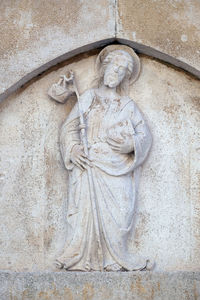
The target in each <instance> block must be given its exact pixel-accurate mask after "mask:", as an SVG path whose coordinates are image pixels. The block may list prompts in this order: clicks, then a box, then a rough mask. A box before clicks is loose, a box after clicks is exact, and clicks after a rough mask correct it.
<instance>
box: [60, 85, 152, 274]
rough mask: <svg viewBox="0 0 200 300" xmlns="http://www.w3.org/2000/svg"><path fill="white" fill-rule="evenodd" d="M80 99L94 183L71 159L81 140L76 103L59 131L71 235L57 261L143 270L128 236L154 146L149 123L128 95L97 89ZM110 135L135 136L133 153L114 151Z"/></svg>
mask: <svg viewBox="0 0 200 300" xmlns="http://www.w3.org/2000/svg"><path fill="white" fill-rule="evenodd" d="M80 102H81V106H82V110H83V114H84V119H85V122H86V126H87V141H88V148H89V157H90V159H91V161H92V167H88V168H90V172H89V173H90V174H89V175H90V176H91V177H92V184H91V182H90V184H89V180H88V176H89V175H88V170H84V171H82V170H80V169H79V168H78V167H76V166H75V165H74V164H73V163H72V161H71V160H70V155H71V150H72V148H73V146H74V145H77V144H80V143H81V141H80V128H79V123H80V122H79V108H78V104H76V105H75V106H74V108H73V110H72V111H71V113H70V114H69V116H68V118H67V119H66V121H65V122H64V124H63V126H62V128H61V133H60V147H61V154H62V157H63V161H64V164H65V167H66V169H67V170H69V182H68V199H67V222H68V235H67V242H66V245H65V247H64V249H63V253H62V255H61V256H60V257H59V258H58V261H60V262H61V263H63V265H64V268H65V269H68V270H83V271H90V270H100V271H102V270H105V269H106V268H107V267H108V266H114V265H115V266H119V267H123V268H124V269H126V270H138V269H142V268H144V267H145V265H146V259H145V258H142V257H138V256H137V255H136V254H130V253H129V252H128V249H127V239H128V238H129V235H130V233H131V231H132V228H133V221H134V205H135V198H136V188H137V184H136V173H137V170H138V168H139V166H140V165H141V164H142V163H143V161H144V160H145V158H146V157H147V155H148V152H149V149H150V147H151V135H150V132H149V129H148V126H147V124H146V122H145V120H144V118H143V116H142V114H141V113H140V111H139V109H138V108H137V106H136V104H135V103H134V102H133V100H132V99H130V98H129V97H119V98H116V99H114V100H112V101H111V100H109V99H106V98H101V97H100V96H99V95H98V90H93V89H92V90H87V91H86V92H85V93H84V94H83V95H82V96H81V97H80ZM108 137H112V138H115V139H117V138H120V139H126V138H127V137H129V138H131V139H133V141H134V151H132V152H131V153H128V154H120V153H118V152H116V151H114V150H112V148H111V146H110V145H109V144H108V142H107V138H108ZM90 179H91V178H90ZM90 181H91V180H90Z"/></svg>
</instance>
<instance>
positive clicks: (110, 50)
mask: <svg viewBox="0 0 200 300" xmlns="http://www.w3.org/2000/svg"><path fill="white" fill-rule="evenodd" d="M97 69H98V71H99V73H100V76H99V84H100V85H102V84H104V85H105V86H108V87H110V88H118V90H120V91H124V92H127V90H128V87H129V85H130V84H131V83H132V82H133V81H135V80H136V79H137V77H138V75H139V72H140V61H139V58H138V56H137V55H136V54H135V52H134V51H133V49H132V48H130V47H128V46H125V45H110V46H107V47H105V48H104V49H103V50H102V51H101V52H100V53H99V55H98V58H97Z"/></svg>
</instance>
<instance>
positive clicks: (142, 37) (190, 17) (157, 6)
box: [117, 0, 200, 74]
mask: <svg viewBox="0 0 200 300" xmlns="http://www.w3.org/2000/svg"><path fill="white" fill-rule="evenodd" d="M199 16H200V2H199V1H198V0H194V1H187V0H180V1H176V0H170V1H165V0H152V1H149V0H144V1H140V0H136V1H134V3H133V1H130V0H118V14H117V37H118V38H121V39H122V40H123V39H127V40H129V41H133V42H136V43H138V44H139V45H138V47H139V48H140V47H141V50H142V45H145V46H149V47H151V48H152V49H154V50H158V51H159V52H160V53H157V57H159V56H160V58H163V59H164V60H165V58H164V56H163V54H167V55H169V56H170V57H171V62H172V63H174V64H176V65H177V66H181V64H182V63H183V62H184V63H186V64H188V65H189V66H191V67H193V68H195V69H196V70H200V18H199ZM143 51H144V52H146V51H149V53H148V54H150V52H151V51H152V50H150V49H148V48H147V49H143ZM173 58H176V59H177V62H175V60H173ZM169 60H170V58H169ZM196 74H197V73H196Z"/></svg>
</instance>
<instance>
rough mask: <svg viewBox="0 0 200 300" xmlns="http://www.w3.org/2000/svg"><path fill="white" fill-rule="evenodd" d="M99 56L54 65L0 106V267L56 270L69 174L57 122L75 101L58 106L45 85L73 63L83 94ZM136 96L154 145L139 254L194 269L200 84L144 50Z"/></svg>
mask: <svg viewBox="0 0 200 300" xmlns="http://www.w3.org/2000/svg"><path fill="white" fill-rule="evenodd" d="M96 56H97V54H96V53H95V52H93V53H89V54H85V55H80V56H78V57H76V58H74V59H72V60H71V61H67V62H65V63H63V64H62V65H60V66H59V67H57V68H54V69H51V70H49V71H48V72H47V73H46V74H44V75H43V76H40V77H38V78H36V79H34V80H32V82H30V84H28V85H26V86H25V87H23V88H22V89H19V90H18V91H17V92H16V93H14V94H13V95H12V96H10V97H9V98H8V99H6V101H4V102H2V103H1V105H0V157H1V160H0V169H1V174H0V207H1V211H0V228H1V230H0V242H1V247H0V268H1V269H4V270H12V271H38V270H53V269H54V266H53V260H54V259H55V257H57V256H58V255H59V253H60V251H61V250H62V247H63V245H64V243H65V240H66V238H67V235H66V224H65V216H66V195H67V180H68V177H67V176H68V175H67V171H66V169H65V168H64V164H63V161H62V158H61V155H60V151H59V142H58V137H59V128H60V127H61V125H62V123H63V121H64V120H65V118H66V116H67V114H68V113H69V111H70V110H71V108H72V107H73V105H74V103H75V98H72V99H71V100H69V101H68V102H67V103H66V104H59V103H56V102H55V101H52V100H51V99H50V98H48V96H47V90H48V88H49V87H50V86H51V85H52V84H53V83H54V82H56V81H57V80H58V79H59V75H61V74H66V73H67V70H69V69H73V70H74V71H75V73H76V75H77V82H78V84H79V90H80V92H81V93H82V92H83V91H84V90H86V89H88V88H90V87H92V86H93V84H94V82H93V80H94V78H95V76H96V74H95V70H94V64H95V60H96ZM140 58H141V64H142V70H141V75H140V77H139V79H138V81H137V82H136V83H134V84H133V86H132V87H131V90H130V96H131V97H132V99H134V101H135V102H136V103H137V104H138V106H139V108H140V109H141V110H142V111H143V112H144V114H145V117H146V119H147V121H148V124H149V126H150V129H151V132H152V135H153V147H152V149H151V152H150V155H149V157H148V159H147V161H146V162H145V164H144V167H143V169H142V172H141V178H140V188H139V198H138V203H137V210H136V223H135V236H134V243H132V244H130V248H131V250H132V252H133V253H137V254H140V255H143V256H149V257H150V258H151V259H153V260H155V261H156V268H155V270H158V271H179V270H180V271H181V270H185V271H190V270H192V271H195V270H196V271H198V270H199V265H200V253H199V247H200V238H199V237H200V232H199V228H200V214H199V211H200V204H199V194H198V180H199V177H198V173H199V170H198V155H199V145H198V138H199V137H198V135H199V133H200V132H199V128H200V126H199V94H200V86H199V81H198V80H196V79H195V78H193V77H192V76H190V75H188V74H186V73H184V72H182V71H180V70H177V69H174V68H172V67H170V66H169V65H164V64H162V63H161V62H159V61H156V60H153V59H150V58H148V57H146V56H142V55H141V56H140Z"/></svg>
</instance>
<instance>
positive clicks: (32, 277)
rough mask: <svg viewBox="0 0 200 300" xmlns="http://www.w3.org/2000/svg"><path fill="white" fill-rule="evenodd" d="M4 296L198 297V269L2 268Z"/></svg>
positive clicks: (34, 299)
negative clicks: (30, 270)
mask: <svg viewBox="0 0 200 300" xmlns="http://www.w3.org/2000/svg"><path fill="white" fill-rule="evenodd" d="M0 297H1V300H12V299H15V300H21V299H23V300H63V299H66V300H102V299H109V300H121V299H127V300H171V299H176V300H179V299H180V300H199V299H200V277H199V273H192V272H176V273H164V274H163V273H151V272H140V273H132V272H129V273H126V272H123V273H121V272H120V273H104V274H102V273H100V272H95V273H81V272H65V273H60V272H38V273H28V272H27V273H14V272H0Z"/></svg>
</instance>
